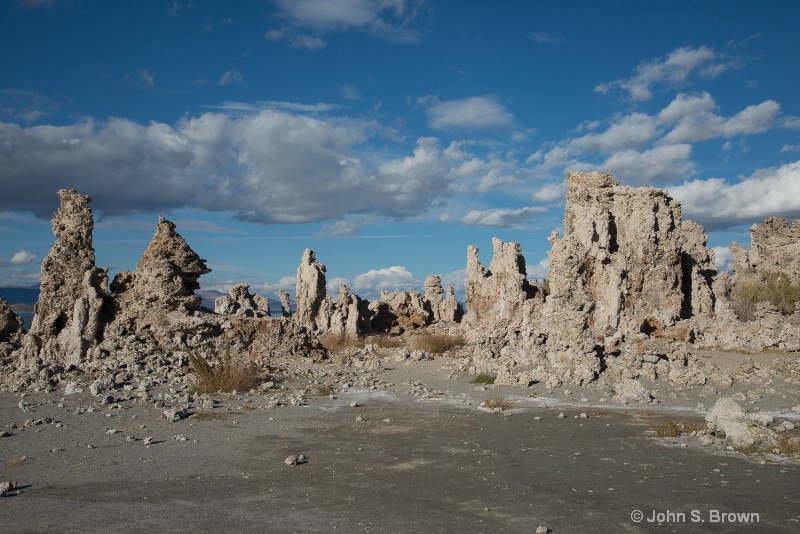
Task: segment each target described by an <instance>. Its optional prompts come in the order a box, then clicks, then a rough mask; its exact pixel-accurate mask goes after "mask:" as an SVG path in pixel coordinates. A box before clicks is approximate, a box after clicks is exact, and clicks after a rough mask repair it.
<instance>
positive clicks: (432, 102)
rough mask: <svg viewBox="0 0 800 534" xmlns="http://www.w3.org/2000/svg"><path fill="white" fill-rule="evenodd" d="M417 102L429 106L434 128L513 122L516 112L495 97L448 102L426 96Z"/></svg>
mask: <svg viewBox="0 0 800 534" xmlns="http://www.w3.org/2000/svg"><path fill="white" fill-rule="evenodd" d="M418 103H420V104H423V105H425V106H426V107H427V109H426V112H427V114H428V126H430V127H431V128H432V129H434V130H444V131H447V130H487V129H497V128H508V127H509V126H511V125H513V124H514V115H512V114H511V113H510V112H509V111H508V110H507V109H506V108H505V107H504V106H503V105H502V104H501V103H500V102H499V101H498V99H497V97H494V96H474V97H470V98H464V99H461V100H446V101H440V100H439V99H438V98H436V97H433V96H427V97H423V98H421V99H419V100H418Z"/></svg>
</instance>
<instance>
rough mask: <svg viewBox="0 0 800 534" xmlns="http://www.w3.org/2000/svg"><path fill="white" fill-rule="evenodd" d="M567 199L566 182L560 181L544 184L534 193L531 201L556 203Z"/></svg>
mask: <svg viewBox="0 0 800 534" xmlns="http://www.w3.org/2000/svg"><path fill="white" fill-rule="evenodd" d="M566 197H567V182H565V181H560V182H554V183H550V184H545V185H543V186H542V187H540V188H539V190H538V191H536V192H535V193H534V194H533V196H532V197H531V200H534V201H537V202H556V201H559V200H564V199H566Z"/></svg>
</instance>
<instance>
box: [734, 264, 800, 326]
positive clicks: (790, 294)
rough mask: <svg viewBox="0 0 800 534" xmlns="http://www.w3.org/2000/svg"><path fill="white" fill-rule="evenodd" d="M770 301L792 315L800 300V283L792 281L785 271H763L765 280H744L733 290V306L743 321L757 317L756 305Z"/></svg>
mask: <svg viewBox="0 0 800 534" xmlns="http://www.w3.org/2000/svg"><path fill="white" fill-rule="evenodd" d="M760 302H770V303H772V304H773V305H774V306H775V307H777V308H778V309H779V310H780V311H781V313H783V314H784V315H790V314H792V313H794V311H795V310H796V304H797V303H798V302H800V284H797V283H794V282H792V280H791V279H790V278H789V276H787V275H786V274H785V273H782V272H778V271H773V272H767V273H763V280H761V281H757V280H742V281H740V282H739V283H737V284H736V285H735V286H734V287H733V290H732V291H731V306H732V307H733V310H734V312H736V315H737V316H738V317H739V319H740V320H742V321H752V320H753V319H755V313H756V306H757V305H758V303H760Z"/></svg>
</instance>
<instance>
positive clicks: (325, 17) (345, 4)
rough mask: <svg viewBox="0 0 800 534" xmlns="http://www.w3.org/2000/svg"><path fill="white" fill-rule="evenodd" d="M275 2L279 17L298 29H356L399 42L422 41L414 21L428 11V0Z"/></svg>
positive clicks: (326, 30) (316, 30) (291, 0)
mask: <svg viewBox="0 0 800 534" xmlns="http://www.w3.org/2000/svg"><path fill="white" fill-rule="evenodd" d="M274 3H275V4H276V5H277V7H278V9H279V17H280V18H281V19H283V20H284V21H286V22H287V23H288V24H289V25H290V26H292V27H295V28H308V29H311V30H313V31H315V32H318V33H329V32H344V31H348V30H351V29H355V30H359V31H363V32H366V33H369V34H371V35H373V36H375V37H378V38H380V39H384V40H387V41H392V42H399V43H417V42H419V41H420V40H421V33H420V31H419V30H418V29H417V28H416V27H415V24H416V23H418V22H420V20H421V19H424V16H423V15H424V14H425V13H427V12H428V11H429V6H428V5H427V2H426V1H425V0H421V1H420V0H417V1H413V2H407V1H406V0H388V1H387V0H274Z"/></svg>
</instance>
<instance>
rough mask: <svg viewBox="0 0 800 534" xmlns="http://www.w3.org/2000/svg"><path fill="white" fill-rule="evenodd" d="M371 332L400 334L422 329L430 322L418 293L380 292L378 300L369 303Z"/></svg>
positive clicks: (429, 315)
mask: <svg viewBox="0 0 800 534" xmlns="http://www.w3.org/2000/svg"><path fill="white" fill-rule="evenodd" d="M368 307H369V314H370V317H369V321H370V329H371V330H372V331H373V332H381V333H391V334H402V333H403V332H406V331H409V330H414V329H417V328H422V327H423V326H425V325H427V324H428V323H429V322H430V320H431V314H430V312H428V310H426V309H425V304H424V303H423V301H422V295H421V294H420V293H419V291H397V292H393V291H381V298H380V300H377V301H374V302H370V303H369V306H368Z"/></svg>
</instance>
